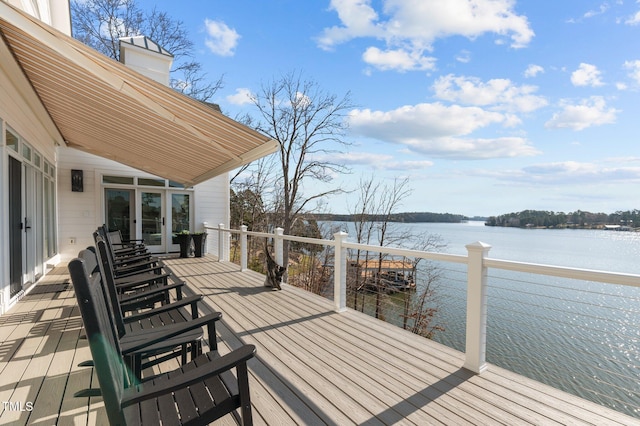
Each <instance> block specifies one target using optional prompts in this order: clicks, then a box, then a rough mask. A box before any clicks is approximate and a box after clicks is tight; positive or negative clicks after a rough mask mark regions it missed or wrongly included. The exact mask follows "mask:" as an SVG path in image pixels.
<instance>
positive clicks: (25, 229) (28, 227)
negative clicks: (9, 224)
mask: <svg viewBox="0 0 640 426" xmlns="http://www.w3.org/2000/svg"><path fill="white" fill-rule="evenodd" d="M27 229H31V227H30V226H28V225H27V218H26V217H25V218H24V232H27Z"/></svg>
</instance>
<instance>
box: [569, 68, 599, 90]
mask: <svg viewBox="0 0 640 426" xmlns="http://www.w3.org/2000/svg"><path fill="white" fill-rule="evenodd" d="M600 74H601V73H600V71H599V70H598V68H597V67H596V66H595V65H591V64H585V63H581V64H580V67H579V68H578V69H577V70H575V71H574V72H573V73H572V74H571V83H573V85H574V86H591V87H597V86H602V85H603V84H604V83H603V82H602V80H600Z"/></svg>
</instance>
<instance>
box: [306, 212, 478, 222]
mask: <svg viewBox="0 0 640 426" xmlns="http://www.w3.org/2000/svg"><path fill="white" fill-rule="evenodd" d="M304 217H305V218H306V219H315V220H319V221H331V222H359V221H361V220H362V221H368V222H382V221H384V220H385V219H386V220H387V221H388V222H398V223H462V222H467V221H469V220H483V221H484V220H486V219H487V218H480V217H474V218H469V217H467V216H464V215H460V214H452V213H430V212H408V213H394V214H392V215H390V216H388V217H387V216H385V215H359V214H333V213H315V214H306V215H304Z"/></svg>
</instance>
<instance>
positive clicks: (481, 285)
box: [206, 225, 640, 416]
mask: <svg viewBox="0 0 640 426" xmlns="http://www.w3.org/2000/svg"><path fill="white" fill-rule="evenodd" d="M206 229H207V231H208V232H209V233H210V234H212V235H211V237H213V239H214V240H215V239H217V243H218V253H219V256H218V259H219V260H230V259H229V248H230V237H231V235H232V234H233V235H235V236H236V237H237V243H236V244H237V246H239V248H240V253H239V256H237V257H239V259H240V268H241V269H242V270H246V269H247V268H248V264H249V261H250V260H249V258H248V252H247V250H248V244H247V238H248V237H252V238H253V237H257V238H267V239H272V240H273V246H274V249H275V260H276V261H277V262H278V263H279V264H282V261H283V242H284V241H285V240H288V241H292V242H299V243H305V244H317V245H321V246H325V247H331V248H332V249H333V250H332V251H333V253H332V256H334V259H333V268H334V269H333V302H334V306H335V311H336V312H342V311H344V310H345V309H346V306H347V259H348V258H347V256H348V252H349V250H360V251H365V252H375V253H383V254H387V255H391V256H403V257H406V258H415V259H427V260H430V261H434V262H436V263H437V264H438V265H444V266H443V268H444V269H446V271H447V272H448V273H450V274H453V275H454V276H457V277H459V278H452V279H450V280H449V281H448V284H452V285H455V288H456V293H455V295H453V297H454V298H455V299H456V303H458V305H460V309H459V311H462V309H463V306H464V303H466V318H464V315H462V314H459V313H458V312H456V314H457V315H459V316H460V317H459V319H458V320H457V321H458V322H459V323H461V322H464V325H465V329H466V334H464V333H462V332H461V331H460V332H459V334H457V335H458V336H462V335H463V334H464V339H465V340H464V348H462V347H461V348H460V349H461V350H463V351H464V353H465V363H464V367H465V368H466V369H468V370H470V371H472V372H474V373H476V374H480V373H482V372H483V371H484V370H485V369H486V368H487V361H486V354H487V306H489V305H491V306H492V308H491V317H490V319H491V320H492V321H494V324H495V322H496V321H505V319H504V316H505V315H507V316H508V319H506V321H512V322H513V324H512V325H513V326H515V327H519V325H518V324H520V326H521V327H522V328H523V329H526V330H530V324H531V323H532V321H540V322H541V323H544V324H552V325H553V326H549V327H545V326H544V325H543V326H542V327H543V328H542V329H540V328H537V329H535V330H533V333H534V334H536V336H532V335H527V336H525V337H524V339H527V340H528V339H529V336H532V337H536V339H537V338H540V339H545V337H544V334H545V333H551V334H547V337H546V339H548V340H546V341H545V343H543V344H546V345H548V346H550V349H549V350H550V351H551V352H552V355H551V356H552V357H554V356H557V357H558V358H562V357H563V358H562V360H561V361H559V360H556V362H560V363H565V364H568V365H566V366H568V367H572V368H573V371H574V372H575V371H577V370H580V369H585V371H584V372H582V371H579V374H586V375H587V380H589V381H591V382H598V383H605V384H606V386H609V388H608V389H610V390H612V392H610V395H606V396H605V397H604V398H602V396H603V395H602V394H601V393H600V391H599V390H597V389H596V390H594V389H591V388H589V386H590V385H588V386H584V385H581V384H578V385H576V384H571V383H569V384H568V387H567V388H565V390H568V388H571V391H573V389H574V388H575V387H580V386H583V389H578V390H577V394H579V395H580V396H584V397H590V396H592V395H593V394H596V395H595V397H594V400H596V401H597V402H600V403H603V404H605V405H610V406H612V407H613V408H618V409H620V407H623V408H622V409H621V411H623V412H624V411H626V412H628V413H630V414H632V415H634V416H638V415H639V414H638V413H640V404H638V403H637V401H638V398H639V397H640V382H638V381H637V374H638V371H640V362H639V360H640V349H639V348H640V330H639V327H640V326H638V324H637V322H638V321H636V318H640V275H637V274H625V273H617V272H607V271H597V270H588V269H579V268H570V267H561V266H552V265H543V264H534V263H526V262H515V261H508V260H502V259H493V258H490V257H489V252H490V249H491V246H490V245H487V244H485V243H482V242H475V243H471V244H469V245H467V246H466V249H467V255H455V254H446V253H435V252H426V251H417V250H407V249H403V248H396V247H380V246H375V245H366V244H357V243H353V242H349V241H348V240H347V239H348V235H347V234H346V233H344V232H338V233H335V234H334V235H333V239H332V240H325V239H314V238H305V237H297V236H290V235H283V232H282V229H280V228H278V229H276V230H275V231H274V232H273V233H261V232H250V231H247V227H246V226H242V227H241V229H239V230H233V229H227V228H225V227H224V225H219V226H218V228H210V227H207V228H206ZM214 246H215V245H214ZM237 246H236V247H237ZM500 271H502V272H500ZM505 271H507V272H505ZM513 272H517V273H518V274H517V275H518V278H515V279H511V278H509V279H507V280H505V279H504V278H502V277H501V276H500V275H503V274H512V273H513ZM465 276H466V279H465ZM545 276H546V277H547V279H546V280H547V281H548V280H549V278H548V277H557V278H553V279H552V280H554V281H562V280H565V279H569V280H566V281H571V280H579V282H577V283H574V284H572V289H571V291H573V292H574V293H573V294H574V295H575V299H574V296H570V297H569V298H567V299H559V298H560V297H566V296H558V295H557V291H556V290H558V289H560V292H563V291H564V290H566V289H565V288H564V287H562V286H561V287H556V286H555V284H551V285H548V284H545V283H544V281H545V279H544V277H545ZM519 277H525V278H519ZM526 277H528V278H526ZM489 281H490V282H491V283H489ZM505 282H507V283H508V287H509V288H508V291H506V290H505V289H504V288H502V287H504V283H505ZM571 282H572V283H573V281H571ZM589 282H597V283H604V284H605V287H604V290H602V289H600V290H597V291H596V292H597V294H598V295H600V294H601V293H599V292H600V291H602V292H603V293H602V294H605V295H606V296H611V297H618V298H624V297H627V296H626V295H623V296H620V294H616V293H620V288H621V287H617V286H620V285H621V286H626V287H622V288H625V289H627V290H631V293H632V296H631V297H630V298H628V297H627V299H626V305H625V306H626V307H625V308H620V307H618V306H597V308H598V309H604V310H603V311H602V313H597V314H591V313H587V314H584V315H582V314H581V313H577V312H574V311H573V310H572V309H571V308H567V307H558V306H555V302H557V301H560V302H562V303H560V304H561V305H562V304H563V303H564V305H566V306H570V305H572V304H581V303H583V302H582V301H581V299H584V298H587V297H590V296H592V295H593V293H594V292H593V291H591V290H588V289H587V288H588V287H589V285H588V283H589ZM496 284H497V285H496ZM501 284H502V286H501ZM465 286H466V289H465ZM534 288H537V290H535V291H538V292H542V293H541V295H542V297H538V296H537V293H536V294H535V295H534V296H536V297H538V298H537V299H535V300H525V299H526V296H529V295H531V294H533V293H532V292H533V291H534V290H532V289H534ZM632 288H633V289H632ZM609 289H610V290H609ZM636 289H637V290H638V291H636ZM458 291H459V292H458ZM500 291H503V293H501V294H499V295H498V294H497V293H496V292H500ZM505 291H506V292H507V293H509V294H511V296H507V297H512V298H511V299H505V297H504V296H505V295H504V292H505ZM489 293H490V294H491V295H492V296H491V299H489V296H488V294H489ZM623 293H624V292H623ZM627 293H628V292H627ZM532 297H533V296H532ZM488 299H489V300H488ZM349 300H350V301H351V299H349ZM497 305H501V306H497ZM512 305H513V306H512ZM549 305H554V306H549ZM585 305H587V306H588V307H589V308H591V307H593V306H595V305H593V304H590V302H588V303H586V304H585ZM515 306H518V308H516V307H515ZM629 306H631V307H630V308H629ZM636 306H638V308H636ZM505 307H506V309H505ZM494 308H495V309H494ZM547 309H549V310H550V311H551V314H549V312H546V313H545V312H543V311H545V310H547ZM607 309H609V310H607ZM554 312H555V313H554ZM558 312H561V313H562V314H563V316H564V317H566V316H570V317H571V319H570V320H566V319H560V321H566V322H565V323H563V324H560V328H559V329H558V328H557V327H555V322H556V321H557V320H556V317H555V316H553V315H555V314H557V313H558ZM629 312H630V313H631V317H632V320H631V323H630V324H631V326H629V323H625V324H624V325H622V326H620V327H618V325H619V324H616V327H618V328H619V329H620V330H621V331H620V330H614V331H613V332H610V331H608V330H604V331H603V330H600V329H595V328H592V327H591V326H590V325H588V324H584V323H589V322H592V321H595V322H604V321H611V320H613V318H614V317H617V315H618V314H621V313H622V314H627V313H629ZM545 315H551V316H549V317H545ZM456 318H457V317H456ZM497 318H501V319H497ZM518 321H520V323H518ZM634 321H636V322H635V323H634ZM580 322H582V323H583V325H579V326H580V327H582V330H583V332H584V334H586V335H588V336H592V335H593V336H594V338H593V339H591V337H588V338H587V339H584V338H583V337H576V336H575V335H574V334H573V332H574V331H575V329H574V327H575V326H576V323H580ZM634 324H635V325H634ZM492 330H493V329H492ZM572 330H573V331H572ZM565 331H566V332H567V335H562V336H560V339H564V341H565V342H566V341H570V340H575V342H576V343H580V342H581V343H582V345H583V346H582V347H580V348H576V347H575V346H574V344H573V343H572V344H571V345H569V346H567V347H563V348H556V347H554V346H553V345H554V344H557V341H558V337H559V336H558V335H560V334H562V333H564V332H565ZM592 332H595V333H593V334H591V333H592ZM553 333H556V334H558V335H553ZM602 335H604V336H605V337H602ZM491 336H494V337H492V339H491V341H492V342H493V340H494V339H495V337H496V334H495V333H494V334H491ZM597 336H600V337H599V338H598V337H597ZM610 336H612V337H614V339H613V340H615V343H612V341H613V340H612V339H609V337H610ZM520 337H521V338H522V336H520ZM554 338H555V340H554ZM536 341H537V340H536ZM549 342H554V343H549ZM620 342H622V343H620ZM592 345H601V346H602V349H603V350H601V351H600V354H599V355H598V356H600V357H601V358H597V359H595V358H594V359H592V358H589V359H588V360H586V361H584V362H585V364H579V363H576V362H574V361H573V360H571V356H572V355H571V352H570V351H580V352H582V353H587V354H588V355H589V356H591V355H593V354H591V352H592V348H593V346H592ZM606 345H613V346H615V345H624V346H625V349H624V351H623V352H625V353H624V354H623V355H624V356H623V358H624V359H620V358H619V357H618V355H617V354H610V355H606V354H605V355H604V356H603V355H602V353H603V352H606V351H607V349H608V348H607V347H606ZM456 346H462V342H460V344H459V345H456ZM567 348H568V349H567ZM490 349H492V348H490ZM513 349H514V348H511V350H513ZM559 349H562V350H565V349H567V350H568V351H569V353H567V354H564V353H563V354H562V357H561V356H560V354H559V352H557V351H558V350H559ZM618 349H619V348H618ZM505 350H506V351H509V350H510V349H509V348H508V344H507V348H506V349H505ZM535 351H537V348H536V349H535ZM554 351H555V352H554ZM629 352H630V353H631V354H629ZM619 353H620V352H619ZM574 354H575V353H574ZM520 355H521V356H524V358H526V359H525V363H528V364H530V362H531V361H532V360H531V359H530V358H531V355H532V354H531V352H529V353H528V354H525V355H523V354H520ZM515 356H516V355H515V354H511V353H509V354H507V355H506V357H507V358H509V357H511V358H514V357H515ZM536 362H539V364H537V366H536V367H534V368H538V369H541V370H549V365H547V364H545V363H548V362H549V361H546V360H542V361H536ZM551 362H553V361H551ZM611 362H614V363H617V364H620V366H619V368H618V367H616V369H611V370H610V369H608V367H607V365H608V363H611ZM594 364H596V365H594ZM603 365H604V366H603ZM558 367H559V368H560V369H562V365H559V366H558ZM587 370H588V371H587ZM613 370H615V371H613ZM514 371H516V372H518V373H520V374H525V373H524V372H523V371H518V370H517V369H516V370H514ZM549 371H555V370H549ZM549 371H544V372H541V373H544V374H547V376H548V375H553V374H554V373H550V372H549ZM594 371H595V373H594ZM600 373H602V374H603V375H604V376H607V377H612V379H607V378H605V379H604V381H603V379H601V378H599V377H596V375H599V374H600ZM525 375H528V374H525ZM568 377H569V379H568V380H569V381H571V378H570V377H571V375H569V376H568ZM533 378H537V377H536V375H535V374H534V375H533ZM618 378H620V380H622V381H623V383H622V384H620V383H619V382H618ZM560 380H561V381H562V379H560ZM609 380H611V381H609ZM565 381H566V380H565ZM546 382H547V383H548V384H552V385H554V383H556V382H554V379H551V380H547V381H546ZM561 388H562V387H561ZM614 394H615V395H614ZM619 395H622V396H621V397H619ZM607 398H608V399H609V400H606V399H607ZM630 401H631V402H630ZM634 401H635V402H634Z"/></svg>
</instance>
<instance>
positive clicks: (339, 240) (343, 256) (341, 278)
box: [333, 232, 348, 312]
mask: <svg viewBox="0 0 640 426" xmlns="http://www.w3.org/2000/svg"><path fill="white" fill-rule="evenodd" d="M347 236H348V234H347V233H346V232H336V233H335V234H333V238H334V239H335V241H336V247H335V253H334V256H335V260H334V269H333V301H334V303H335V310H336V312H343V311H345V310H346V309H347V249H346V248H345V247H343V246H342V245H343V243H344V242H346V241H347Z"/></svg>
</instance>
